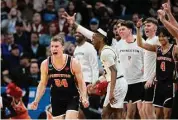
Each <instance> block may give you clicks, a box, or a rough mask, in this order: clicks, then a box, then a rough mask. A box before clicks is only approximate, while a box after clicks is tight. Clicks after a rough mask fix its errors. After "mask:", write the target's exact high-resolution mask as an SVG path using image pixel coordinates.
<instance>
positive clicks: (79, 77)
mask: <svg viewBox="0 0 178 120" xmlns="http://www.w3.org/2000/svg"><path fill="white" fill-rule="evenodd" d="M72 71H73V73H74V75H75V77H76V83H77V85H78V87H79V91H80V96H81V98H82V103H83V106H84V107H85V108H86V107H88V105H89V103H88V97H87V88H86V84H85V81H84V80H83V74H82V71H81V66H80V63H79V62H78V61H77V60H76V59H75V58H73V59H72Z"/></svg>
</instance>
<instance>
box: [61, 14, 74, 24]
mask: <svg viewBox="0 0 178 120" xmlns="http://www.w3.org/2000/svg"><path fill="white" fill-rule="evenodd" d="M75 15H76V13H74V15H73V16H70V15H69V14H68V13H67V12H65V13H64V14H63V16H62V17H64V18H66V19H67V22H68V23H69V24H70V25H73V24H74V23H75Z"/></svg>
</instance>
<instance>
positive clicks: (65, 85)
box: [54, 79, 68, 87]
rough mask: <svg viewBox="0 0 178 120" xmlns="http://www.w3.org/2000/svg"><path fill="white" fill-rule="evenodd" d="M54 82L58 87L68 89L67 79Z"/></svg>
mask: <svg viewBox="0 0 178 120" xmlns="http://www.w3.org/2000/svg"><path fill="white" fill-rule="evenodd" d="M54 81H55V84H56V86H57V87H62V86H64V87H68V83H67V80H66V79H62V80H61V79H55V80H54Z"/></svg>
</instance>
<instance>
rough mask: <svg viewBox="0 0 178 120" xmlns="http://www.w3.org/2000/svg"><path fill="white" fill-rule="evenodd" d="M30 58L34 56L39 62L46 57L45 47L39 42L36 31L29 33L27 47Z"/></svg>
mask: <svg viewBox="0 0 178 120" xmlns="http://www.w3.org/2000/svg"><path fill="white" fill-rule="evenodd" d="M28 52H29V55H30V58H35V59H37V60H38V61H39V63H41V61H43V60H44V59H45V57H46V48H45V46H43V45H40V44H39V36H38V33H37V32H32V33H31V44H30V45H29V47H28Z"/></svg>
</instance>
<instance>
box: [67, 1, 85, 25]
mask: <svg viewBox="0 0 178 120" xmlns="http://www.w3.org/2000/svg"><path fill="white" fill-rule="evenodd" d="M66 12H67V13H68V14H69V15H71V16H72V15H73V14H74V13H76V15H75V21H76V22H77V23H78V24H80V23H81V21H82V16H81V14H80V12H78V11H76V5H75V4H74V2H73V1H70V2H69V3H68V6H67V10H66Z"/></svg>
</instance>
